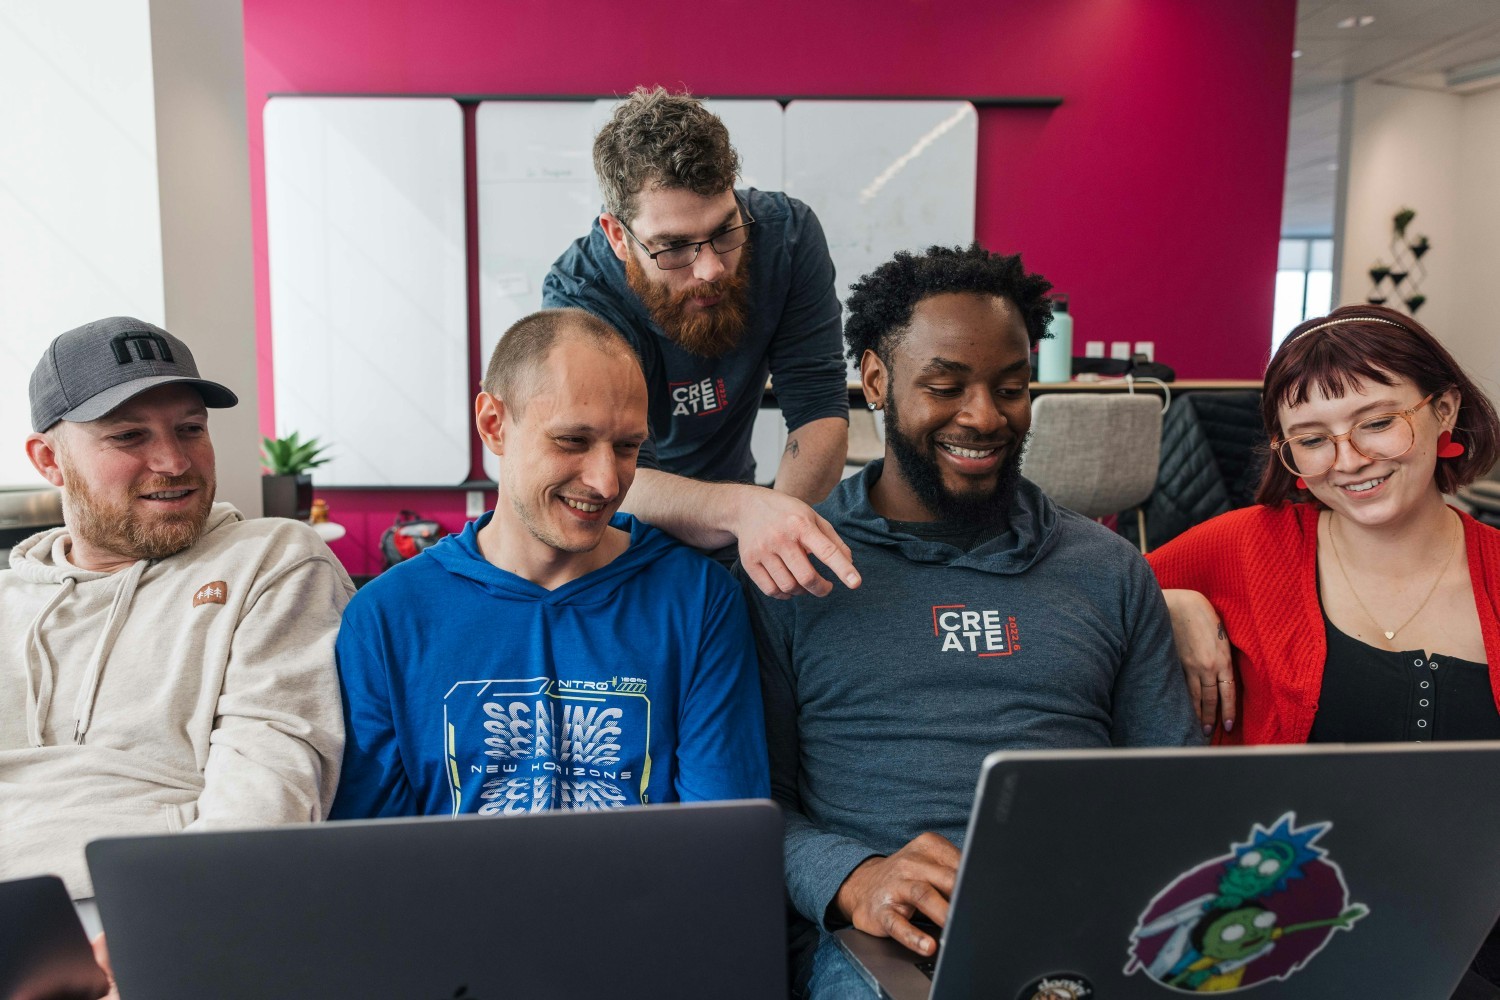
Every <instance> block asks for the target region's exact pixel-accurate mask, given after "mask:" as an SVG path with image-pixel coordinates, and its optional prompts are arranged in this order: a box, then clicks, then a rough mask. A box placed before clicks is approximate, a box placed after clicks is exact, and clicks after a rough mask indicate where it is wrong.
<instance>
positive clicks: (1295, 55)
mask: <svg viewBox="0 0 1500 1000" xmlns="http://www.w3.org/2000/svg"><path fill="white" fill-rule="evenodd" d="M1292 58H1293V59H1301V58H1302V50H1301V49H1293V50H1292Z"/></svg>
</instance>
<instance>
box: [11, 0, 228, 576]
mask: <svg viewBox="0 0 1500 1000" xmlns="http://www.w3.org/2000/svg"><path fill="white" fill-rule="evenodd" d="M0 93H3V94H4V95H5V97H4V99H3V100H0V488H6V487H12V486H14V487H26V488H32V489H34V488H39V487H43V486H45V485H46V483H45V482H44V480H43V479H42V477H41V474H40V473H38V472H37V471H36V469H34V468H33V467H32V465H31V462H30V461H29V460H28V459H27V458H26V451H25V449H24V447H23V443H24V441H25V439H26V435H27V434H29V433H30V432H31V404H30V399H29V393H28V384H29V382H30V378H31V371H32V369H33V368H35V367H36V364H37V362H39V361H40V360H41V358H42V355H43V353H45V351H46V349H47V346H48V345H49V344H51V343H52V340H53V338H54V337H56V336H57V335H58V334H60V333H62V332H63V331H65V330H71V329H73V328H74V327H78V326H82V325H83V324H85V323H88V322H91V321H93V320H96V319H102V318H103V317H105V316H134V317H136V318H138V319H143V320H146V321H147V322H150V323H156V324H164V323H165V320H166V315H165V314H166V301H165V297H164V286H163V279H162V252H161V208H160V200H159V194H158V191H157V162H156V104H155V90H154V83H153V81H152V76H151V12H150V9H149V5H148V4H147V3H145V2H127V3H122V2H119V0H68V2H66V3H45V2H41V0H32V2H22V3H5V2H0ZM172 332H173V333H176V334H178V335H180V336H181V337H182V338H183V339H184V340H186V341H187V342H188V344H189V346H199V341H200V336H199V335H197V334H195V332H194V331H193V330H191V329H183V330H178V329H173V331H172ZM200 357H201V356H200ZM204 374H205V375H207V376H208V377H209V378H214V379H219V380H221V381H223V382H225V383H227V384H229V385H230V387H231V388H234V389H236V390H238V391H240V392H241V393H244V392H245V391H246V390H247V389H248V390H250V391H252V392H253V385H252V384H251V383H247V382H245V381H243V380H240V381H236V380H235V378H234V375H233V373H226V372H210V371H207V370H205V372H204ZM228 461H229V460H228V459H227V458H226V459H225V463H226V464H227V463H228ZM0 568H3V563H0Z"/></svg>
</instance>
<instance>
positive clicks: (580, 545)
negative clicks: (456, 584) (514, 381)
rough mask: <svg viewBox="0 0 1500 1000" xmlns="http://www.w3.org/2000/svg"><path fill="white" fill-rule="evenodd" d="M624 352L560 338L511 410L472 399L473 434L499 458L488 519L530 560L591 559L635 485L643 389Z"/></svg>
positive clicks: (491, 401) (642, 421)
mask: <svg viewBox="0 0 1500 1000" xmlns="http://www.w3.org/2000/svg"><path fill="white" fill-rule="evenodd" d="M622 351H628V348H614V349H611V350H609V351H601V350H600V349H599V348H598V347H597V346H596V345H595V344H594V343H593V342H592V341H591V340H590V339H589V338H586V337H583V336H577V335H566V334H565V335H563V336H562V338H561V339H560V340H559V341H558V343H557V344H556V346H554V347H553V349H552V351H551V352H550V353H549V354H548V356H547V360H546V361H545V362H544V363H543V364H541V365H540V366H539V367H538V369H537V371H536V372H535V373H534V374H533V375H532V376H531V377H530V379H531V383H530V385H529V386H528V387H527V388H528V390H529V391H528V393H527V394H526V395H525V397H524V399H523V401H522V404H521V407H520V408H519V409H518V408H517V407H516V406H507V405H505V403H504V402H503V401H501V400H497V399H495V397H493V396H490V395H489V394H488V393H482V394H481V396H480V401H479V423H480V433H481V435H482V436H484V438H485V441H486V444H487V445H488V446H489V447H490V448H491V450H493V451H494V452H495V453H496V454H497V455H499V456H500V457H501V473H500V503H499V504H498V505H497V507H496V509H495V520H496V521H497V522H499V523H500V527H502V528H504V529H508V530H507V531H506V534H507V535H508V536H509V537H510V538H513V539H519V540H520V542H521V545H523V546H524V547H525V549H526V550H527V552H526V553H525V557H526V560H527V561H529V562H533V563H541V562H547V561H551V562H556V558H557V556H558V555H567V554H574V555H576V554H586V553H590V552H592V551H593V550H594V548H595V547H596V546H598V544H599V542H600V541H601V540H602V539H603V537H604V533H605V531H606V530H607V529H608V527H609V519H610V518H611V517H613V516H614V513H615V511H617V510H619V508H620V503H621V502H622V501H623V500H624V499H625V493H626V491H627V490H628V489H629V488H630V484H631V482H632V481H633V480H634V479H635V469H636V456H637V453H638V452H639V451H640V446H641V442H643V441H644V440H645V439H646V382H645V379H644V377H643V376H642V375H641V369H640V365H638V364H637V363H636V362H635V360H634V358H632V357H629V356H628V355H625V354H622V353H621V352H622Z"/></svg>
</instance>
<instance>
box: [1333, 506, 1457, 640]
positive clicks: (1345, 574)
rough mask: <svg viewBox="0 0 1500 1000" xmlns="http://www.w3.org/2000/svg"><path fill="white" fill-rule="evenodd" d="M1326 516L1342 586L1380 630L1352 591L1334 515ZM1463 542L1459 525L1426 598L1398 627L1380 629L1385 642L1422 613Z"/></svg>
mask: <svg viewBox="0 0 1500 1000" xmlns="http://www.w3.org/2000/svg"><path fill="white" fill-rule="evenodd" d="M1328 516H1329V521H1328V544H1329V545H1331V546H1332V547H1333V561H1334V562H1336V563H1338V564H1339V575H1340V576H1342V577H1343V578H1344V586H1346V587H1348V588H1349V593H1351V594H1353V595H1354V601H1355V603H1356V604H1358V605H1359V610H1361V611H1363V612H1364V613H1365V617H1366V618H1368V619H1370V621H1371V623H1372V624H1374V626H1375V627H1376V628H1380V623H1379V622H1377V621H1375V616H1374V615H1372V614H1370V609H1369V608H1367V607H1365V602H1364V601H1362V600H1360V599H1359V591H1357V590H1355V589H1354V583H1353V581H1351V580H1350V579H1349V571H1348V570H1346V569H1344V557H1343V556H1341V555H1339V540H1338V538H1337V537H1336V536H1335V534H1334V532H1335V529H1336V528H1337V527H1338V524H1337V522H1336V521H1334V520H1333V518H1334V517H1335V516H1336V515H1335V514H1333V513H1332V512H1330V513H1329V515H1328ZM1463 540H1464V534H1463V525H1462V524H1461V523H1460V525H1459V530H1458V538H1457V539H1456V540H1455V543H1454V545H1453V548H1451V549H1449V550H1448V558H1447V560H1446V561H1445V562H1444V563H1443V568H1442V569H1440V570H1438V575H1437V578H1436V579H1434V580H1433V581H1432V586H1431V587H1428V588H1427V596H1426V597H1424V598H1422V603H1421V604H1418V605H1417V610H1415V611H1413V612H1412V613H1411V617H1410V618H1408V619H1406V621H1404V622H1402V623H1401V624H1400V625H1397V626H1396V627H1395V628H1393V629H1391V630H1389V631H1386V630H1385V629H1383V628H1381V629H1380V630H1381V632H1383V633H1385V638H1386V641H1387V642H1390V641H1391V640H1392V639H1394V638H1396V633H1397V632H1400V631H1401V630H1402V629H1404V628H1406V626H1408V625H1410V624H1411V623H1412V622H1414V621H1416V620H1417V615H1420V614H1421V613H1422V609H1423V608H1425V607H1427V602H1428V601H1430V600H1432V595H1433V594H1436V593H1437V589H1438V584H1440V583H1442V582H1443V577H1445V576H1447V575H1448V567H1449V566H1451V565H1453V557H1454V556H1455V555H1457V554H1458V550H1459V546H1460V544H1461V543H1462V542H1463Z"/></svg>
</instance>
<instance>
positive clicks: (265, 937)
mask: <svg viewBox="0 0 1500 1000" xmlns="http://www.w3.org/2000/svg"><path fill="white" fill-rule="evenodd" d="M781 836H782V822H781V814H780V810H779V809H778V808H777V807H776V806H775V805H774V804H773V803H770V802H763V801H762V802H730V803H714V804H692V805H655V806H647V807H639V806H637V807H632V808H620V809H609V810H601V811H590V812H566V811H555V812H540V813H535V814H532V815H523V816H503V817H481V816H460V817H441V818H424V819H395V820H367V821H350V822H338V823H324V824H316V825H306V826H296V827H280V828H275V829H269V830H257V831H247V832H224V833H202V834H191V835H188V834H178V835H176V836H166V837H139V838H118V839H110V840H100V841H95V842H94V843H92V844H90V845H89V846H88V849H87V853H88V862H89V869H90V871H91V872H92V874H93V877H94V888H95V891H96V892H97V893H98V900H99V908H100V915H101V916H102V917H103V920H104V927H105V932H106V934H107V935H108V939H109V950H110V960H111V964H112V965H113V969H114V974H115V978H116V980H117V981H118V983H119V985H120V993H121V995H122V996H125V997H127V998H128V997H148V998H153V1000H202V998H204V997H214V998H215V1000H267V998H269V997H275V998H276V1000H299V998H309V1000H312V998H317V1000H329V998H332V997H383V998H391V1000H450V998H459V1000H506V998H512V997H539V998H541V997H572V996H593V995H597V996H606V997H610V998H611V1000H620V998H626V1000H628V998H636V997H639V998H647V997H650V998H662V997H665V998H672V997H682V998H693V1000H700V998H702V997H706V996H712V997H726V998H744V1000H762V998H765V997H770V996H776V995H778V994H784V992H785V990H786V959H785V946H786V931H785V926H786V925H785V910H784V909H783V898H782V888H781V884H782V883H781Z"/></svg>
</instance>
